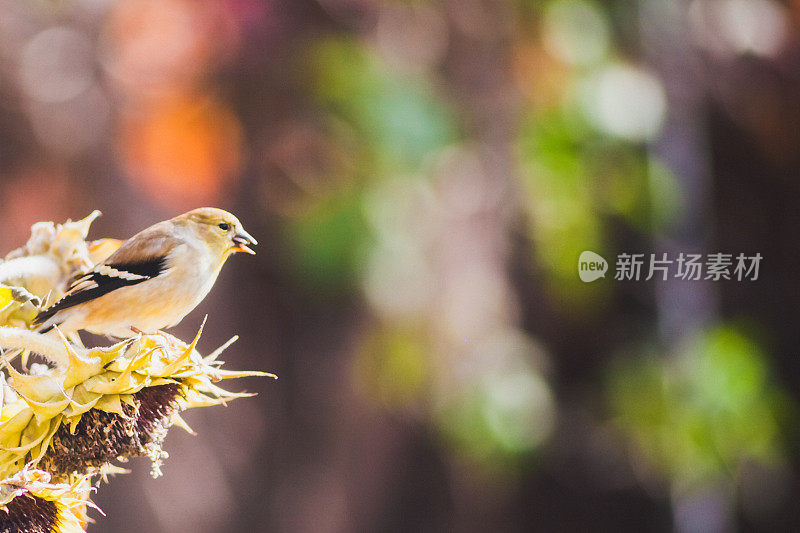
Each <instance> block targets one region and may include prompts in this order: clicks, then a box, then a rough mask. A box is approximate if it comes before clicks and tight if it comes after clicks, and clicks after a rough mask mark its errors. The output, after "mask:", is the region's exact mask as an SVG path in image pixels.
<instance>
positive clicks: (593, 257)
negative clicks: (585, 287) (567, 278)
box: [578, 250, 608, 283]
mask: <svg viewBox="0 0 800 533" xmlns="http://www.w3.org/2000/svg"><path fill="white" fill-rule="evenodd" d="M607 271H608V261H606V260H605V259H603V256H601V255H598V254H596V253H594V252H591V251H589V250H586V251H584V252H581V256H580V257H579V258H578V276H580V278H581V281H583V282H584V283H589V282H591V281H594V280H596V279H600V278H604V277H606V272H607Z"/></svg>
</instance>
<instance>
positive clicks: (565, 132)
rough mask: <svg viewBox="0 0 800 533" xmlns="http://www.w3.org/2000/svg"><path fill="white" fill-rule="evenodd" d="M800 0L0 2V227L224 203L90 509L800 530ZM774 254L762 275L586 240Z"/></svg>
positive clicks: (515, 526)
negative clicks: (186, 377) (176, 391)
mask: <svg viewBox="0 0 800 533" xmlns="http://www.w3.org/2000/svg"><path fill="white" fill-rule="evenodd" d="M798 95H800V2H797V1H794V0H792V1H789V0H786V1H778V0H692V1H684V0H674V1H671V2H667V1H664V0H608V1H593V0H549V1H533V0H439V1H422V0H417V1H414V0H404V1H400V0H394V1H390V0H127V1H116V0H58V1H56V0H27V1H21V0H0V223H2V227H3V230H2V231H0V250H2V251H4V252H3V253H5V252H6V251H10V250H12V249H13V248H16V247H18V246H20V245H22V244H23V243H24V242H25V240H26V239H27V236H28V234H29V228H30V225H31V224H32V223H34V222H36V221H39V220H54V221H56V222H60V221H63V220H65V219H67V218H72V219H78V218H81V217H83V216H85V215H87V214H89V213H90V212H91V211H92V209H95V208H98V209H101V210H102V211H103V213H104V215H103V217H102V218H101V219H99V220H98V221H97V222H96V223H95V225H94V227H93V231H92V235H91V237H92V238H100V237H117V238H125V237H128V236H130V235H132V234H133V233H135V232H136V231H138V230H140V229H142V228H144V227H146V226H148V225H150V224H151V223H154V222H156V221H158V220H162V219H165V218H169V217H172V216H174V215H176V214H178V213H181V212H183V211H186V210H188V209H190V208H194V207H198V206H202V205H213V206H219V207H223V208H226V209H229V210H231V211H233V212H235V213H236V214H237V215H238V216H239V218H240V219H241V220H242V221H243V222H244V225H245V227H246V228H247V229H248V230H249V231H250V233H252V234H253V235H255V236H256V238H258V240H259V242H260V243H261V244H260V245H259V246H258V255H257V256H255V257H249V256H244V257H242V256H237V257H235V258H233V259H232V260H231V261H230V262H229V264H228V265H227V266H226V268H225V269H224V270H223V273H222V275H221V277H220V279H219V281H218V282H217V284H216V286H215V288H214V290H213V291H212V293H211V295H210V296H209V297H208V298H207V299H206V300H205V302H204V303H203V304H202V305H201V306H200V307H199V308H198V309H197V310H196V311H195V312H194V313H193V314H191V315H190V316H189V317H187V318H186V319H185V320H184V321H183V323H182V324H181V325H180V326H179V327H178V328H176V330H175V333H177V334H178V335H179V336H180V337H182V338H190V337H191V336H192V335H193V334H194V332H195V331H196V330H197V328H198V327H199V325H200V322H201V320H202V317H203V315H204V314H208V315H209V323H208V325H207V327H206V330H205V334H204V336H203V338H202V339H201V341H200V348H201V351H205V352H206V353H207V352H209V351H211V350H212V349H214V348H215V347H217V346H218V345H220V344H222V343H223V342H224V341H225V340H227V339H228V338H229V337H230V336H231V335H233V334H239V335H240V336H241V339H240V340H239V342H237V343H236V344H235V345H233V347H232V348H230V349H229V350H228V351H227V352H226V354H225V356H224V357H223V358H224V359H225V360H226V361H227V362H228V364H229V365H230V367H231V368H236V369H261V370H266V371H272V372H275V373H276V374H278V376H279V378H280V379H279V380H278V381H272V380H267V379H255V378H253V379H249V380H246V381H243V382H242V383H234V384H233V388H234V389H236V386H239V387H244V388H246V389H247V390H250V391H254V392H258V393H259V395H258V396H257V397H256V398H252V399H245V400H237V401H236V402H234V403H233V404H231V405H230V406H229V407H227V408H224V407H215V408H209V409H202V410H196V411H190V412H189V413H187V414H186V419H187V421H188V422H189V424H190V425H191V426H192V427H193V428H194V429H195V430H196V431H197V432H198V435H197V436H191V435H188V434H185V433H182V432H181V430H179V429H173V431H171V432H170V436H169V437H168V438H167V442H166V446H165V448H166V449H167V450H168V451H169V452H170V455H171V457H170V458H169V459H168V460H167V462H166V464H165V468H164V472H165V475H164V477H162V478H160V479H158V480H152V479H150V478H149V464H148V461H147V460H146V459H141V460H139V461H132V462H131V463H130V465H129V466H130V467H131V468H132V470H133V473H132V474H131V475H128V476H118V477H117V478H115V479H113V481H112V482H111V483H110V485H103V486H101V487H100V490H99V492H98V493H97V495H96V502H97V503H98V504H99V506H100V507H101V508H102V509H103V510H104V511H105V512H106V514H107V515H108V516H106V517H100V516H99V515H98V513H94V516H95V517H96V518H98V523H97V524H95V525H93V526H91V528H90V531H94V532H120V533H125V532H154V533H158V532H167V531H169V532H193V533H204V532H228V531H231V532H233V531H276V532H349V531H386V532H392V531H553V530H557V531H586V530H592V531H626V530H644V529H647V530H649V531H679V532H695V531H704V532H709V531H710V532H715V531H733V530H741V531H764V530H770V531H778V530H792V529H794V530H797V529H798V528H800V511H798V508H797V504H796V502H797V500H798V498H800V461H799V460H798V450H799V449H800V440H798V432H797V430H796V427H797V422H798V412H797V404H798V400H800V356H799V354H798V346H800V327H798V323H800V309H799V306H798V301H799V300H800V269H798V266H799V265H800V250H798V238H797V228H798V227H800V180H798V177H799V176H800V128H799V127H798V124H800V98H798ZM583 250H593V251H595V252H597V253H599V254H601V255H603V256H604V257H606V259H608V260H609V262H610V263H611V269H612V272H613V268H614V260H615V257H616V256H617V254H620V253H645V254H650V253H656V254H662V253H669V254H671V256H674V255H676V254H677V253H680V252H685V253H702V254H707V253H714V252H726V253H732V254H738V253H745V254H747V255H754V254H755V253H760V254H761V255H762V256H763V261H762V264H761V269H760V273H759V277H758V280H756V281H735V280H733V281H719V282H712V281H682V280H674V279H670V280H668V281H660V280H655V279H654V280H651V281H638V282H637V281H615V280H614V279H613V276H612V275H610V273H609V275H607V277H606V279H602V280H598V281H596V282H594V283H582V282H581V281H580V280H579V278H578V276H577V259H578V256H579V254H580V253H581V252H582V251H583Z"/></svg>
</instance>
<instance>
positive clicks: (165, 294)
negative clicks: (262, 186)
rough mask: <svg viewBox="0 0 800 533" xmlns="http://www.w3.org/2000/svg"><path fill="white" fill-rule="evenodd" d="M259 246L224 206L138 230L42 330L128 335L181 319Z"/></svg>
mask: <svg viewBox="0 0 800 533" xmlns="http://www.w3.org/2000/svg"><path fill="white" fill-rule="evenodd" d="M252 244H258V243H257V241H256V240H255V239H254V238H253V237H252V236H251V235H250V234H249V233H247V232H246V231H245V230H244V228H243V227H242V224H241V222H239V219H237V218H236V217H235V216H233V215H232V214H230V213H228V212H227V211H223V210H222V209H216V208H212V207H203V208H200V209H194V210H193V211H189V212H188V213H184V214H182V215H180V216H177V217H175V218H172V219H170V220H165V221H163V222H159V223H158V224H154V225H152V226H150V227H149V228H147V229H145V230H143V231H141V232H139V233H137V234H136V235H134V236H133V237H131V238H130V239H128V240H127V241H125V242H124V243H123V244H122V246H120V247H119V248H118V249H117V251H115V252H114V253H113V254H111V255H110V256H109V257H108V259H106V260H105V261H103V262H102V263H99V264H98V265H96V266H95V267H94V268H93V269H92V270H90V271H89V272H87V273H85V274H83V275H80V276H79V277H77V279H75V281H73V282H72V284H71V285H70V288H69V290H68V291H67V293H66V294H65V295H64V297H63V298H61V299H60V300H58V301H57V302H55V303H54V304H53V305H51V306H50V307H48V308H47V309H44V310H42V311H41V312H39V314H38V315H37V316H36V318H35V319H34V322H33V323H34V325H38V326H39V327H38V328H37V330H38V331H40V332H45V331H48V330H50V329H52V328H53V326H56V325H57V326H59V329H61V330H62V331H63V332H65V333H71V332H74V331H78V330H80V329H83V330H86V331H89V332H91V333H96V334H98V335H110V336H113V337H130V336H132V335H133V334H135V333H136V332H138V331H141V332H145V333H155V332H156V331H158V330H160V329H163V328H169V327H172V326H174V325H175V324H177V323H178V322H180V321H181V320H182V319H183V317H185V316H186V315H187V314H188V313H189V312H190V311H191V310H192V309H194V308H195V307H196V306H197V304H199V303H200V302H201V301H202V300H203V298H205V297H206V295H207V294H208V292H209V291H210V290H211V287H212V286H213V285H214V282H215V281H216V279H217V275H218V274H219V271H220V269H221V268H222V265H223V264H224V263H225V261H226V260H227V259H228V257H230V256H231V255H232V254H234V253H236V252H245V253H249V254H255V252H254V251H253V250H251V249H250V248H249V247H248V245H252Z"/></svg>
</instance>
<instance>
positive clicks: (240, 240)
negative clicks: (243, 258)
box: [231, 229, 258, 255]
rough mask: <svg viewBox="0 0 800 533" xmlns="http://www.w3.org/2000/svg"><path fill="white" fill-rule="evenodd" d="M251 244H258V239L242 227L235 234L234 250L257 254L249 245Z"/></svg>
mask: <svg viewBox="0 0 800 533" xmlns="http://www.w3.org/2000/svg"><path fill="white" fill-rule="evenodd" d="M249 244H258V241H257V240H255V239H254V238H253V236H252V235H250V234H249V233H247V232H246V231H245V230H243V229H240V230H239V231H238V232H237V233H236V235H234V236H233V248H231V250H233V251H234V252H244V253H247V254H252V255H256V253H255V252H254V251H253V250H252V249H251V248H250V247H249V246H248V245H249Z"/></svg>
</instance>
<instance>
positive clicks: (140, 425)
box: [0, 327, 274, 479]
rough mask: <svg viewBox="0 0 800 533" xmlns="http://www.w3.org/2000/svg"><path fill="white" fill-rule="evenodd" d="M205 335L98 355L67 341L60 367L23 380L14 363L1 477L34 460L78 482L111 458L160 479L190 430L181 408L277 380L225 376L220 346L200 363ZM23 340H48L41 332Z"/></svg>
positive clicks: (163, 337) (0, 438) (146, 339)
mask: <svg viewBox="0 0 800 533" xmlns="http://www.w3.org/2000/svg"><path fill="white" fill-rule="evenodd" d="M2 329H4V328H0V330H2ZM201 332H202V327H201V328H200V331H198V333H197V336H196V337H195V338H194V340H193V341H192V343H191V344H189V345H186V344H185V343H183V342H181V341H179V340H178V339H176V338H174V337H172V336H170V335H167V334H163V333H162V334H156V335H141V336H139V337H136V338H133V339H129V340H126V341H124V342H121V343H118V344H115V345H113V346H110V347H106V348H93V349H86V348H81V347H78V346H75V345H73V344H72V343H70V342H69V341H67V340H66V339H63V338H62V339H61V345H60V347H61V349H62V353H60V354H55V353H51V354H50V357H51V358H52V359H54V360H56V361H58V364H57V366H56V368H52V369H49V368H46V369H44V370H42V371H41V372H37V373H31V374H22V373H19V372H17V371H16V370H14V369H13V368H12V367H10V366H9V367H8V372H9V374H10V379H9V385H10V387H11V388H12V389H13V391H14V394H15V395H16V396H17V398H16V399H13V398H12V400H13V401H10V402H8V403H7V404H6V405H4V406H3V408H2V412H0V475H6V474H9V473H12V472H14V471H17V470H19V469H20V468H22V466H23V465H25V464H28V463H30V464H33V465H37V466H40V467H43V468H45V469H47V470H48V471H49V472H51V473H52V474H53V475H55V476H57V477H58V479H73V478H74V477H75V476H83V475H85V474H87V473H93V472H96V471H97V470H98V469H99V468H100V467H102V466H103V465H106V464H108V463H109V462H110V461H113V460H115V459H119V460H125V459H127V458H129V457H132V456H141V455H146V456H149V457H150V458H151V460H152V461H153V475H154V476H158V475H159V474H160V465H161V461H162V460H163V458H164V457H166V453H165V452H164V451H163V450H162V448H161V445H162V443H163V440H164V437H165V436H166V432H167V429H168V428H169V427H171V426H172V425H173V424H178V425H180V426H182V427H184V428H186V429H188V426H186V424H185V422H184V421H183V419H182V418H181V417H180V415H179V412H180V411H182V410H184V409H188V408H191V407H200V406H207V405H215V404H221V403H225V402H226V401H228V400H230V399H234V398H239V397H243V396H250V395H249V394H246V393H233V392H229V391H226V390H224V389H222V388H221V387H218V386H217V385H216V384H215V382H217V381H219V380H222V379H229V378H237V377H244V376H272V374H266V373H264V372H255V371H244V372H236V371H229V370H223V369H222V368H220V366H221V364H222V363H221V362H220V361H217V360H216V359H217V356H218V355H219V353H220V351H221V349H220V350H217V351H215V352H214V353H213V354H211V355H210V356H208V357H205V358H204V357H202V356H201V355H200V354H199V353H198V352H197V350H196V345H197V341H198V339H199V337H200V334H201ZM3 333H4V332H2V331H0V340H2V334H3ZM13 333H18V332H13ZM24 335H25V336H26V338H30V339H33V340H40V341H42V342H44V340H43V339H41V338H42V337H44V336H43V335H40V334H38V333H34V332H30V331H28V332H24ZM46 339H47V341H48V342H51V341H52V339H51V338H50V337H47V338H46ZM226 346H227V344H226ZM17 347H26V346H17ZM224 347H225V346H223V347H222V348H224ZM49 349H52V350H55V347H54V346H52V345H50V347H49ZM34 351H36V350H34ZM273 377H274V376H273Z"/></svg>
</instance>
